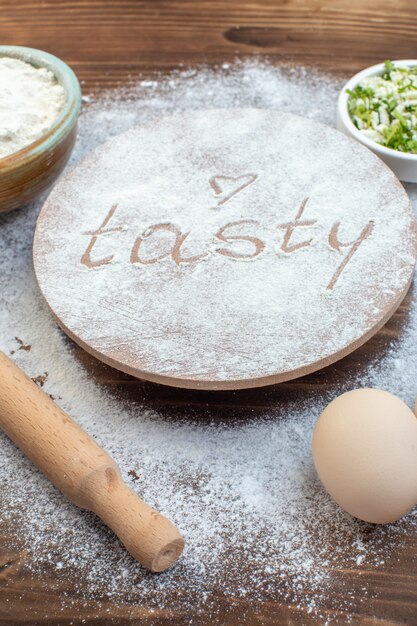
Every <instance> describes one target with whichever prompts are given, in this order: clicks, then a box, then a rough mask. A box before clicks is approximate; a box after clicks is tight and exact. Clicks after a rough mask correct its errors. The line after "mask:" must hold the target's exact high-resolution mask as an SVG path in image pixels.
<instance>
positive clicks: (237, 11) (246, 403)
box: [0, 0, 417, 626]
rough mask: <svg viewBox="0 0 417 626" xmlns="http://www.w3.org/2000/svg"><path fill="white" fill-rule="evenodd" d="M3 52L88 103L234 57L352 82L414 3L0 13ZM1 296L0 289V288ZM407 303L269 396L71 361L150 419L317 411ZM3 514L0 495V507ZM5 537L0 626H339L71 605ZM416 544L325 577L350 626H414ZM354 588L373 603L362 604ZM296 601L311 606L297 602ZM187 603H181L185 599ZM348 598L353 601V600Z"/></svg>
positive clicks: (407, 41)
mask: <svg viewBox="0 0 417 626" xmlns="http://www.w3.org/2000/svg"><path fill="white" fill-rule="evenodd" d="M0 35H1V37H0V39H1V42H2V43H3V44H13V45H27V46H34V47H38V48H43V49H46V50H48V51H49V52H52V53H53V54H57V55H58V56H60V57H62V58H63V59H64V60H65V61H66V62H68V63H69V64H71V65H72V67H73V68H74V69H75V71H76V72H77V74H78V75H79V77H80V78H81V79H82V80H83V81H84V84H83V89H84V91H85V92H88V91H90V90H96V89H97V90H100V89H103V88H106V87H109V86H116V85H118V84H124V83H126V81H128V80H129V76H131V75H135V74H137V73H138V72H141V73H143V74H144V75H145V76H152V75H155V74H157V73H159V72H167V71H169V70H171V69H173V68H177V67H179V66H180V65H181V64H186V65H197V64H200V63H208V64H210V65H211V64H215V63H222V62H225V61H231V60H233V59H234V58H235V57H236V55H239V56H240V57H241V58H242V57H247V56H251V55H256V54H263V55H267V56H268V57H269V58H270V60H271V62H273V63H276V62H285V63H292V62H298V63H304V64H311V65H315V66H318V67H320V68H323V69H326V70H330V71H332V72H344V73H348V72H349V73H352V72H353V71H356V70H358V69H360V68H362V67H364V66H366V65H369V64H371V63H374V62H378V61H381V60H383V59H385V58H388V57H391V58H416V57H417V10H416V2H415V0H337V1H333V2H330V1H327V2H326V0H261V1H259V2H248V1H245V0H212V1H207V0H199V1H196V0H182V1H174V0H167V1H165V2H162V1H160V0H148V1H138V0H122V1H113V2H110V1H108V0H73V1H61V0H46V1H45V0H0ZM0 285H1V277H0ZM409 303H410V297H409V296H408V297H407V298H406V299H405V301H404V303H403V304H402V305H401V307H400V308H399V310H398V311H397V313H396V314H395V315H394V317H393V318H392V319H391V320H390V321H389V322H388V324H387V325H386V326H385V327H384V328H383V329H382V330H381V331H380V332H379V333H378V334H377V335H376V336H374V337H373V338H372V339H371V340H370V341H369V342H368V343H366V345H364V346H363V347H362V348H360V349H359V350H357V351H356V352H354V353H352V354H351V355H349V356H348V357H346V358H345V359H344V360H343V361H342V362H340V363H337V364H335V365H333V366H331V367H329V368H327V369H324V370H322V371H320V372H317V373H315V374H312V375H310V376H308V377H306V378H303V379H299V380H295V381H292V382H289V383H283V384H282V385H277V386H274V387H270V388H264V389H259V390H246V391H240V392H238V393H236V392H222V393H221V394H218V393H215V392H196V391H190V390H177V389H174V388H167V387H160V386H157V385H152V384H150V383H145V382H141V381H137V380H134V379H132V378H130V377H129V376H127V375H125V374H122V373H119V372H115V371H114V370H112V369H110V368H108V367H106V366H105V365H102V364H101V363H99V362H98V361H96V360H95V359H94V358H93V357H91V356H89V355H88V354H86V353H84V352H82V351H81V350H79V351H78V352H77V357H78V358H79V359H80V361H81V362H82V363H83V365H84V366H85V367H86V368H87V369H88V370H89V371H90V372H91V373H92V375H93V376H94V377H95V378H96V379H97V380H99V381H100V382H101V383H102V384H104V385H106V386H107V388H108V389H109V390H110V391H111V392H112V393H114V394H115V395H119V394H120V393H122V394H124V395H126V396H127V397H129V398H131V399H136V400H139V401H140V402H141V403H143V404H144V405H145V406H148V407H150V408H152V407H154V408H157V409H158V411H159V412H160V413H161V414H163V415H164V414H166V415H167V416H170V418H171V419H172V418H173V416H174V417H176V418H177V419H181V420H187V417H189V415H190V414H192V415H193V416H194V417H195V416H198V417H199V419H201V420H202V421H204V420H207V421H213V420H216V419H220V418H222V417H223V416H224V409H225V407H227V409H228V413H229V414H230V420H231V422H233V421H234V420H236V421H237V420H240V419H241V413H242V407H245V411H246V413H248V412H249V411H251V412H252V415H259V416H266V415H267V413H268V410H269V407H271V406H273V405H274V404H276V403H277V402H281V403H283V404H284V405H285V403H287V402H291V399H292V398H294V396H296V395H297V394H299V393H300V392H302V393H303V394H304V395H305V397H306V399H311V401H313V400H314V395H315V393H316V392H317V389H321V390H323V389H327V388H328V386H329V385H331V384H335V383H337V382H338V381H342V380H343V379H344V377H345V376H346V373H347V372H349V373H350V374H360V373H361V372H362V371H363V370H364V369H365V368H366V367H367V366H368V365H369V364H370V363H374V362H376V361H377V360H378V358H379V357H380V356H381V355H382V354H384V352H385V351H386V350H387V349H388V348H389V347H390V345H392V343H395V342H396V341H398V337H399V336H400V335H401V332H402V329H403V328H404V327H406V325H407V319H408V311H409ZM0 510H1V494H0ZM19 541H20V540H19V536H18V534H17V532H16V529H15V528H11V527H7V526H6V524H5V523H3V522H2V521H1V515H0V624H1V625H2V626H16V625H19V624H20V625H23V624H26V625H29V624H30V625H33V626H35V625H46V624H54V625H57V624H59V625H61V624H62V625H69V624H73V625H77V626H78V625H81V624H95V625H100V626H107V625H110V624H129V625H133V624H134V625H139V624H140V625H145V626H146V625H151V624H153V625H154V624H170V625H172V624H189V623H190V621H191V620H193V623H196V624H213V623H221V624H224V625H227V626H228V625H230V626H232V625H235V624H248V625H252V624H274V625H278V626H279V625H282V626H283V625H285V624H298V625H302V626H312V625H315V626H316V625H318V624H323V623H324V621H325V618H326V617H332V618H334V619H335V620H336V623H338V624H345V623H346V619H345V618H344V615H343V612H342V613H340V614H335V611H334V609H333V608H332V605H331V603H330V602H329V605H328V607H327V609H326V607H324V609H323V611H322V615H323V618H314V617H312V616H311V615H308V614H307V613H306V612H305V611H303V610H301V609H299V608H297V607H296V606H294V604H292V603H291V602H290V601H288V602H286V603H284V602H280V601H277V600H276V599H273V598H270V599H266V600H265V601H264V602H262V603H258V604H256V605H253V604H252V605H251V604H249V603H247V602H246V601H245V600H238V599H236V598H230V597H228V598H226V597H223V596H222V594H221V591H220V590H219V593H218V611H217V614H216V616H213V615H211V614H210V613H209V612H206V613H204V611H203V612H202V613H200V614H197V613H195V614H183V613H175V612H172V611H170V610H168V609H164V610H162V609H156V610H155V609H154V610H153V611H152V612H150V611H149V610H148V608H147V607H144V606H141V603H140V598H138V599H137V601H135V602H134V603H132V602H131V601H130V600H128V599H126V601H125V602H119V603H117V604H115V603H112V602H111V601H109V600H108V599H106V598H99V597H97V598H96V599H94V600H90V601H87V600H85V599H84V598H82V597H80V595H79V592H78V589H79V586H78V584H77V583H78V582H79V581H76V580H75V578H71V577H66V578H65V577H59V576H57V575H56V570H54V569H52V568H51V570H48V569H47V568H45V570H44V571H43V573H42V575H39V576H37V577H33V575H31V574H30V572H28V570H27V568H26V567H25V563H26V560H27V558H28V557H27V555H26V554H25V552H24V551H23V549H22V550H20V549H19V545H20V543H19ZM416 559H417V537H416V536H414V535H410V536H409V537H408V538H405V539H404V541H403V542H402V543H401V548H400V549H399V552H398V554H397V558H396V559H395V561H393V562H392V563H390V564H387V565H386V566H385V567H384V568H379V569H378V570H373V569H371V568H369V569H364V570H361V571H360V572H358V570H357V569H354V568H352V569H351V570H346V569H338V570H334V571H333V572H332V595H333V598H334V600H335V601H336V600H337V601H338V602H339V603H340V605H343V601H344V600H345V599H347V598H348V599H349V605H350V607H352V606H353V607H354V609H353V610H354V617H353V618H352V620H350V622H349V623H350V624H351V625H353V626H356V625H358V626H359V625H360V626H376V625H378V626H394V625H398V624H411V625H415V624H417V568H416ZM363 586H367V588H368V589H369V590H371V591H372V592H373V596H374V597H373V598H372V599H371V600H369V601H368V602H363V601H362V600H363V599H362V589H363ZM305 592H306V594H308V593H309V591H308V590H305ZM184 593H186V590H184ZM352 597H353V598H354V600H353V601H352Z"/></svg>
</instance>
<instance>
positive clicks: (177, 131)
mask: <svg viewBox="0 0 417 626" xmlns="http://www.w3.org/2000/svg"><path fill="white" fill-rule="evenodd" d="M416 240H417V237H416V224H415V219H414V216H413V213H412V211H411V208H410V203H409V200H408V197H407V194H406V193H405V191H404V189H403V187H402V186H401V185H400V183H399V182H398V180H397V179H396V178H395V176H394V175H393V173H392V172H391V171H390V170H389V169H388V168H387V167H386V166H385V165H384V164H383V163H382V162H381V161H380V160H379V159H378V158H377V157H375V156H374V155H373V154H372V153H371V152H370V151H368V150H367V149H366V148H364V147H363V146H361V145H359V144H358V143H355V142H354V141H352V140H350V139H348V138H346V137H344V136H343V135H341V134H340V133H338V132H337V131H335V130H333V129H331V128H328V127H326V126H323V125H321V124H318V123H316V122H313V121H311V120H308V119H304V118H299V117H295V116H292V115H288V114H283V113H279V112H276V111H270V110H259V109H236V110H221V109H217V110H216V109H214V110H205V111H194V112H187V113H182V114H178V115H176V116H173V117H169V118H163V119H161V120H159V121H158V122H156V123H154V124H153V125H149V126H144V127H138V128H136V129H134V130H132V131H129V132H128V133H125V134H123V135H120V136H117V137H114V138H112V139H111V140H109V141H108V142H107V143H106V144H104V145H102V146H101V147H100V148H98V149H97V150H96V151H95V152H94V153H93V154H91V155H90V156H88V157H87V158H86V159H85V160H84V161H82V162H81V163H80V164H79V165H78V166H77V167H76V168H75V169H74V170H73V171H72V172H71V173H70V174H69V175H67V176H66V177H65V178H63V179H62V180H61V181H60V182H59V183H58V185H57V186H56V187H55V188H54V190H53V192H52V193H51V194H50V196H49V198H48V199H47V201H46V203H45V205H44V207H43V209H42V211H41V214H40V217H39V220H38V224H37V229H36V234H35V241H34V263H35V270H36V275H37V278H38V282H39V285H40V288H41V290H42V293H43V294H44V296H45V298H46V300H47V302H48V304H49V306H50V308H51V309H52V311H53V313H54V315H55V317H56V319H57V321H58V323H59V324H60V325H61V326H62V328H63V329H64V330H65V331H66V332H67V333H68V335H69V336H70V337H72V338H73V339H74V340H75V341H76V342H77V343H79V344H80V345H81V346H82V347H83V348H85V349H86V350H87V351H88V352H90V353H92V354H93V355H95V356H96V357H97V358H99V359H101V360H102V361H104V362H105V363H108V364H109V365H112V366H113V367H116V368H118V369H121V370H123V371H125V372H128V373H129V374H133V375H134V376H137V377H139V378H145V379H148V380H152V381H156V382H160V383H164V384H168V385H174V386H178V387H190V388H203V389H237V388H244V387H255V386H261V385H267V384H271V383H275V382H280V381H284V380H288V379H291V378H295V377H297V376H302V375H304V374H307V373H309V372H312V371H314V370H316V369H319V368H321V367H324V366H325V365H328V364H330V363H332V362H334V361H336V360H337V359H340V358H341V357H343V356H344V355H346V354H348V353H349V352H351V351H352V350H354V349H355V348H357V347H358V346H359V345H361V344H362V343H364V342H365V341H366V340H367V339H368V338H369V337H370V336H371V335H373V334H374V333H375V332H376V331H377V330H378V329H379V328H380V327H381V326H382V325H383V324H384V323H385V322H386V321H387V319H388V318H389V317H390V316H391V315H392V313H393V312H394V311H395V309H396V308H397V307H398V305H399V304H400V302H401V300H402V299H403V297H404V295H405V293H406V291H407V289H408V287H409V284H410V282H411V278H412V274H413V269H414V265H415V260H416V254H417V243H416Z"/></svg>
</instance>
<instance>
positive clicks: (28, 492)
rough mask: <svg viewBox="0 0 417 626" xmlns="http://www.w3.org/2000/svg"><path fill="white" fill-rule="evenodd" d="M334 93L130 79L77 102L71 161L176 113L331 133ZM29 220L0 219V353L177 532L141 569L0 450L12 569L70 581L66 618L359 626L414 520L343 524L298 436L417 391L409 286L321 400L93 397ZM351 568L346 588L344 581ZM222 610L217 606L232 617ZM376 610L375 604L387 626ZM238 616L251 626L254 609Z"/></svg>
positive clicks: (305, 78) (231, 74)
mask: <svg viewBox="0 0 417 626" xmlns="http://www.w3.org/2000/svg"><path fill="white" fill-rule="evenodd" d="M340 85H341V82H340V83H339V82H338V81H337V80H335V79H333V78H329V77H325V76H321V75H318V74H314V73H312V72H311V70H308V71H307V70H306V71H304V70H303V69H297V70H292V71H288V70H287V71H283V70H281V69H277V68H272V67H269V66H267V65H262V64H237V65H235V66H233V67H228V68H223V69H221V68H220V69H219V70H217V71H209V70H204V69H203V70H200V71H197V70H193V71H187V72H183V73H178V74H175V75H173V76H172V77H170V78H168V79H165V80H161V81H160V82H159V81H144V82H139V83H137V84H133V85H132V86H131V88H130V89H129V90H125V91H117V92H114V93H111V94H109V95H107V96H105V97H103V98H102V99H100V100H98V101H96V102H94V101H93V102H91V104H89V106H88V108H87V109H86V110H85V111H84V113H83V115H82V117H81V120H80V130H79V141H78V144H77V148H76V152H75V154H74V156H73V159H72V162H73V163H75V162H76V161H77V160H78V159H80V158H81V157H82V156H84V155H85V154H87V153H88V152H90V151H91V150H92V149H93V148H95V147H96V146H97V145H98V144H99V143H101V142H103V141H104V140H105V139H106V138H108V137H109V135H112V134H116V133H119V132H122V131H125V130H128V129H129V128H131V127H132V126H134V125H135V124H137V123H139V122H142V121H149V120H151V119H153V118H155V117H157V116H159V115H160V114H161V113H163V114H167V113H170V112H174V111H178V110H179V109H187V108H192V109H198V108H206V107H207V106H208V105H209V106H219V105H221V106H224V107H232V106H237V105H238V106H258V107H270V108H275V109H281V110H286V111H293V112H295V113H302V112H303V111H304V110H305V102H306V101H307V102H308V103H309V106H310V109H309V115H310V117H312V118H316V119H320V120H321V121H324V122H326V123H328V124H333V123H334V113H335V107H336V98H337V92H338V89H339V87H340ZM407 191H408V192H409V194H410V197H411V198H412V201H413V204H414V206H415V207H416V206H417V187H416V186H411V185H408V186H407ZM39 208H40V207H39V204H37V205H36V206H30V207H27V208H26V209H23V210H20V211H15V212H14V213H10V214H8V215H4V216H1V217H0V259H1V266H2V272H1V276H0V287H1V288H0V349H2V350H4V351H5V352H6V354H11V353H13V354H12V358H13V359H15V361H16V362H17V363H18V364H19V365H20V366H21V367H22V368H23V369H24V370H25V371H26V372H27V373H28V374H29V375H30V376H32V377H41V378H38V382H39V384H42V383H43V388H44V390H45V391H46V392H47V393H50V394H53V396H54V397H55V398H56V401H57V402H58V403H59V404H60V405H61V406H62V407H63V408H64V409H65V410H67V411H68V412H69V413H70V414H71V415H72V416H73V417H74V418H75V419H76V420H77V421H78V422H79V423H80V424H81V425H82V426H83V427H84V428H85V429H86V430H87V431H88V432H89V433H90V434H91V435H92V436H93V437H95V438H96V440H97V441H98V442H99V444H101V445H103V446H104V447H105V448H106V449H107V450H108V451H109V452H110V454H112V455H113V456H114V458H115V460H116V461H117V462H118V463H119V464H120V467H121V470H122V473H123V476H124V478H125V479H126V480H127V481H130V484H131V486H132V487H133V489H135V490H136V491H137V492H138V493H139V494H140V495H141V496H142V497H143V498H144V499H145V500H146V501H148V502H149V503H150V504H152V505H154V506H155V507H156V508H158V509H160V510H161V511H162V512H163V513H164V514H165V515H167V516H168V517H169V518H170V519H172V520H173V521H174V522H175V523H176V524H177V525H178V527H179V528H180V529H181V530H182V531H183V533H184V534H185V536H186V539H187V545H186V548H185V552H184V555H183V558H182V559H181V560H180V561H179V562H178V563H177V564H176V566H175V567H174V568H172V569H171V570H169V571H168V572H166V573H164V574H162V575H158V576H154V575H151V574H149V573H147V572H145V571H144V570H143V569H142V568H141V567H140V566H139V565H138V564H136V563H134V562H133V561H132V560H131V559H130V557H129V556H128V555H127V554H126V552H125V551H124V549H123V548H122V547H121V545H120V544H119V542H118V541H116V540H115V537H114V536H113V535H112V533H111V532H110V531H108V530H107V529H106V528H104V527H103V526H102V525H101V524H100V523H99V522H97V520H96V518H95V517H94V516H93V515H90V514H88V513H84V512H81V511H79V510H78V509H77V508H76V507H74V506H72V505H71V504H70V503H69V502H68V501H67V500H65V498H63V497H62V496H61V495H60V494H59V493H58V492H57V491H56V490H55V489H54V488H53V487H52V485H51V484H50V483H49V482H48V481H47V480H46V479H45V478H43V476H42V475H41V474H40V473H39V472H38V471H37V470H36V469H35V468H34V467H33V466H32V464H31V463H30V462H29V461H28V460H27V459H25V458H24V457H23V455H22V454H21V453H20V452H19V451H18V450H17V449H16V448H15V447H14V446H13V444H11V442H10V441H9V440H8V439H7V438H6V437H0V511H1V519H2V524H10V529H11V532H10V536H11V537H13V538H16V536H17V535H18V533H17V532H16V529H17V528H18V529H19V530H20V535H21V538H22V539H21V545H20V546H17V545H16V539H11V540H10V551H11V552H12V553H13V550H16V551H18V549H19V548H25V549H26V550H27V551H28V556H27V558H26V562H25V565H24V567H26V568H28V569H30V570H31V571H33V572H35V573H36V572H37V571H39V570H40V569H42V570H44V569H45V568H50V573H51V576H53V577H55V578H56V579H59V580H62V581H64V580H65V581H70V580H77V581H78V586H77V588H76V589H75V590H69V593H68V606H71V602H72V601H73V598H74V596H75V595H78V597H80V598H81V599H82V601H84V602H85V603H87V602H88V601H89V598H96V599H99V600H102V601H103V602H104V604H103V606H104V607H105V606H106V605H105V601H106V599H108V598H111V599H112V601H113V602H116V601H118V602H120V603H121V604H123V610H124V611H125V613H124V614H123V615H125V616H126V611H129V610H130V611H131V612H132V615H139V613H135V610H137V611H139V609H138V607H137V605H139V606H141V605H145V606H147V607H152V608H154V609H155V623H158V616H159V615H161V616H162V617H163V615H164V611H169V610H176V611H178V613H179V614H181V616H182V618H181V619H183V621H182V622H181V623H201V624H203V623H210V624H216V623H218V622H217V618H216V616H217V615H218V614H219V613H222V614H223V615H224V614H225V613H226V612H227V611H228V610H229V611H232V610H235V611H238V613H237V614H238V615H239V619H240V620H241V622H242V623H243V622H244V619H245V617H247V616H248V615H249V614H250V612H251V610H252V608H253V606H254V605H255V606H256V603H255V604H254V603H253V601H254V600H256V601H257V602H259V601H261V600H263V601H264V602H265V603H267V602H268V601H277V602H282V603H287V604H290V605H292V606H298V607H299V611H300V612H299V614H298V615H299V620H300V622H301V623H310V622H309V621H308V620H309V619H310V617H309V614H312V615H313V614H314V615H316V616H317V620H318V622H319V623H321V622H320V619H321V617H320V616H322V615H323V613H322V612H323V611H324V610H325V609H329V611H331V612H332V615H333V616H334V622H335V623H336V624H342V623H343V624H345V623H348V622H349V619H350V618H352V619H353V621H354V622H355V623H357V621H355V619H356V618H355V617H354V614H355V611H356V610H359V609H360V608H362V610H364V611H366V610H369V612H370V613H369V614H372V610H373V608H372V607H373V606H374V605H373V604H372V601H373V600H375V599H376V597H377V595H378V591H377V589H378V588H377V586H375V585H376V583H375V578H373V575H374V572H375V571H377V570H378V568H380V567H383V569H384V572H386V574H387V575H389V574H390V572H395V571H396V567H397V568H398V562H399V560H400V558H401V552H404V551H406V550H407V546H409V545H410V543H409V542H410V541H411V539H410V538H409V535H410V534H411V533H413V534H416V533H417V517H416V514H415V513H411V514H409V515H408V516H407V517H406V518H405V519H403V520H401V521H400V522H398V523H397V524H394V525H391V526H386V527H381V528H379V527H372V526H369V525H366V524H363V523H360V522H357V521H355V520H353V519H351V518H350V517H349V516H348V515H346V514H344V513H343V512H342V511H341V510H340V509H339V508H338V507H337V506H336V505H335V504H334V503H333V502H332V501H331V500H330V498H329V497H328V496H327V495H326V494H325V493H324V491H323V489H322V488H321V486H320V484H319V482H318V480H317V478H316V476H315V473H314V469H313V466H312V461H311V456H310V438H311V431H312V428H313V425H314V422H315V420H316V418H317V416H318V414H319V413H320V411H321V410H322V408H323V407H324V406H325V404H326V403H327V402H329V401H330V400H331V399H332V398H334V397H335V396H336V395H337V394H339V393H341V392H342V391H344V390H348V389H352V388H354V387H356V386H363V385H371V386H376V387H380V388H382V389H387V390H389V391H391V392H393V393H397V394H398V395H399V396H400V397H402V398H403V400H404V401H405V402H407V403H408V404H409V405H410V406H411V405H412V403H413V402H414V398H415V394H416V392H417V376H416V363H417V306H416V305H417V301H416V300H417V292H416V289H415V287H414V289H413V291H412V293H411V294H410V295H409V296H408V302H409V303H410V305H411V306H410V307H409V309H407V310H408V313H407V314H406V315H403V316H402V317H398V318H397V320H398V322H397V323H398V326H399V327H400V328H401V337H400V338H399V339H395V338H394V339H392V338H391V337H392V335H391V336H390V334H389V333H388V332H385V333H381V334H380V335H378V337H377V338H375V339H373V340H371V341H372V344H371V345H372V346H373V348H374V357H373V358H371V357H368V358H367V359H366V360H365V359H362V360H358V359H355V358H352V359H350V360H349V371H350V374H349V375H348V374H347V373H346V369H347V367H346V363H345V362H344V361H341V362H339V363H337V364H336V365H335V366H334V367H333V368H332V379H333V380H338V381H339V382H338V383H334V384H333V385H332V386H331V387H329V386H326V390H327V391H326V392H323V391H322V384H324V383H325V382H326V379H327V378H328V373H327V372H326V370H324V371H322V372H321V373H319V374H317V375H315V376H314V377H311V378H309V383H310V384H309V385H306V386H304V387H303V388H302V390H301V389H300V387H299V385H298V384H297V382H295V383H293V384H290V385H284V386H276V387H271V388H264V389H262V390H257V391H244V392H239V393H231V392H230V393H229V392H222V393H220V394H213V393H211V394H209V393H199V392H190V391H181V390H173V389H169V388H161V387H154V386H152V385H143V384H142V383H139V382H138V383H136V382H135V381H131V380H125V382H124V383H123V384H120V385H118V386H113V387H112V386H111V385H100V384H98V383H97V382H95V380H94V378H93V376H92V373H91V372H92V371H93V372H94V371H95V372H98V373H99V375H100V377H101V379H102V380H105V379H108V380H113V379H114V377H115V376H116V374H114V373H113V372H112V371H110V370H108V369H107V368H106V367H105V366H101V365H95V364H94V363H93V360H92V359H90V358H89V357H85V362H86V363H87V364H88V366H87V367H84V366H83V364H82V363H81V362H80V360H79V358H78V357H77V355H78V354H79V353H78V350H74V348H73V346H72V344H71V342H70V341H69V340H67V339H66V337H65V335H64V334H63V333H62V332H61V331H60V330H59V329H58V328H57V326H56V324H55V323H54V321H53V319H52V317H51V315H50V313H49V311H48V309H47V307H46V305H45V303H44V301H43V299H42V297H41V296H40V294H39V291H38V288H37V286H36V283H35V279H34V274H33V270H32V259H31V246H32V236H33V229H34V223H35V218H36V215H37V213H38V211H39ZM390 324H392V322H391V323H390ZM390 324H389V327H391V328H392V326H390ZM16 337H17V338H18V339H16ZM29 346H30V349H29ZM83 362H84V361H83ZM45 372H47V376H46V375H45ZM121 378H123V377H121ZM242 407H243V408H242ZM129 472H130V474H129ZM135 472H136V474H137V475H138V476H139V479H138V480H136V476H135ZM347 571H350V572H357V575H355V574H350V575H349V576H348V577H347V576H346V572H347ZM70 574H71V576H70ZM68 584H69V583H68ZM221 596H226V597H227V598H229V603H228V605H227V604H226V602H225V600H224V599H223V600H222V599H221ZM407 606H409V607H410V611H411V612H410V616H412V615H413V614H412V611H413V604H412V601H411V600H410V602H409V603H405V604H404V610H407ZM103 610H105V608H104V609H103ZM274 610H275V609H274ZM390 610H391V609H390V607H389V606H388V605H387V603H385V604H384V611H385V613H384V616H385V617H386V618H387V619H388V615H387V612H389V611H390ZM392 610H394V609H392ZM178 613H177V614H178ZM197 614H198V617H195V618H194V621H193V618H192V615H194V616H196V615H197ZM168 615H169V613H168ZM326 615H328V613H326ZM204 616H205V617H204ZM208 616H209V617H208ZM300 616H301V617H300ZM162 617H161V620H162ZM391 617H392V620H394V618H395V617H396V615H395V613H392V615H391ZM277 618H278V616H277ZM165 619H166V620H168V621H169V619H168V618H167V617H166V616H165ZM271 619H272V618H271ZM283 619H284V618H283ZM248 620H249V621H247V622H246V623H256V622H257V619H256V616H254V615H253V613H252V618H251V619H249V618H248ZM125 621H126V622H127V621H128V619H126V620H125ZM322 621H324V619H323V620H322ZM410 621H412V618H411V617H410ZM223 623H224V621H223ZM229 623H232V621H229ZM271 623H272V621H271Z"/></svg>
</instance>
